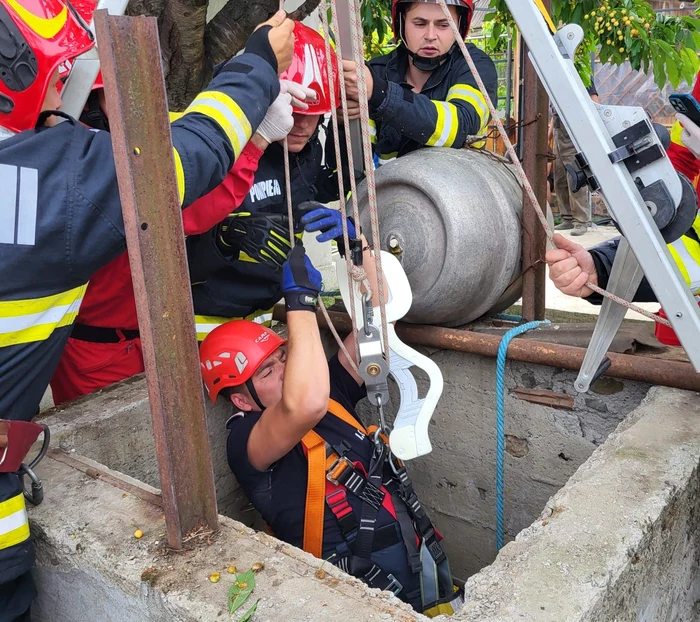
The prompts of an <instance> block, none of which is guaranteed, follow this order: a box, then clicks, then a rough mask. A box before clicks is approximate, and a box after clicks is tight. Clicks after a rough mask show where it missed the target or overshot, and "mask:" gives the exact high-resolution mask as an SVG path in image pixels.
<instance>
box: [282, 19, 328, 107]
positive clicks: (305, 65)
mask: <svg viewBox="0 0 700 622" xmlns="http://www.w3.org/2000/svg"><path fill="white" fill-rule="evenodd" d="M331 64H332V65H333V90H334V92H335V105H336V106H339V105H340V82H339V78H338V58H337V56H336V54H335V51H334V50H333V48H331ZM280 78H281V79H282V80H290V81H291V82H296V83H297V84H301V85H302V86H306V87H308V88H310V89H313V90H314V91H316V95H317V98H316V101H315V102H307V103H308V104H309V109H308V110H295V112H298V113H299V114H328V113H329V112H330V111H331V92H330V91H331V89H330V84H329V83H328V66H327V60H326V43H325V40H324V39H323V37H322V36H321V35H320V34H319V33H318V32H316V31H315V30H314V29H313V28H309V27H308V26H305V25H304V24H302V23H301V22H296V23H295V24H294V58H293V59H292V64H291V65H290V66H289V69H287V71H285V72H283V73H282V75H280Z"/></svg>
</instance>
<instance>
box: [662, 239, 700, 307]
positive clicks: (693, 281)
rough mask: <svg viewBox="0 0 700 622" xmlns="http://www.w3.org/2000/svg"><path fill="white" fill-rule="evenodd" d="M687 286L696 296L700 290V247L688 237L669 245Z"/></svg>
mask: <svg viewBox="0 0 700 622" xmlns="http://www.w3.org/2000/svg"><path fill="white" fill-rule="evenodd" d="M668 247H669V250H670V251H671V255H672V256H673V259H674V261H675V262H676V264H677V265H678V268H679V269H680V271H681V274H682V275H683V279H684V280H685V282H686V284H687V285H688V287H689V288H690V290H691V291H692V292H693V294H696V293H697V292H698V291H699V290H700V245H698V243H697V242H696V241H695V240H693V239H692V238H689V237H687V236H685V235H684V236H683V237H681V238H680V239H679V240H676V241H675V242H673V243H672V244H669V245H668Z"/></svg>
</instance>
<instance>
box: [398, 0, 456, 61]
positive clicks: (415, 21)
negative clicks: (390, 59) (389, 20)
mask: <svg viewBox="0 0 700 622" xmlns="http://www.w3.org/2000/svg"><path fill="white" fill-rule="evenodd" d="M447 8H448V9H449V10H450V13H451V14H452V19H454V20H455V23H456V24H459V13H458V12H457V7H454V6H451V5H450V6H448V7H447ZM403 19H404V27H403V38H404V43H405V44H406V47H407V48H408V49H409V50H411V52H413V53H414V54H418V55H419V56H424V57H426V58H433V57H436V56H442V55H443V54H447V52H449V51H450V48H451V47H452V44H453V43H454V35H453V34H452V29H451V28H450V24H449V22H448V21H447V18H446V17H445V14H444V13H443V12H442V8H441V7H440V5H439V4H425V3H423V2H416V3H415V4H412V5H411V6H410V7H408V9H407V10H406V13H405V14H404V18H403Z"/></svg>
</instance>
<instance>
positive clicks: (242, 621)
mask: <svg viewBox="0 0 700 622" xmlns="http://www.w3.org/2000/svg"><path fill="white" fill-rule="evenodd" d="M259 602H260V599H259V598H258V600H256V601H255V602H254V603H253V606H252V607H251V608H250V609H248V611H246V612H245V615H244V616H243V617H242V618H241V619H240V620H238V622H248V620H250V619H251V618H252V617H253V614H254V613H255V610H256V609H257V608H258V603H259Z"/></svg>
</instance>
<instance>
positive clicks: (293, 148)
mask: <svg viewBox="0 0 700 622" xmlns="http://www.w3.org/2000/svg"><path fill="white" fill-rule="evenodd" d="M321 116H322V115H320V114H298V113H296V112H295V113H294V127H293V128H292V131H291V132H289V136H287V145H289V152H290V153H299V152H300V151H301V150H302V149H303V148H304V147H306V144H307V143H308V142H309V140H310V139H311V137H312V136H313V135H314V132H315V131H316V128H317V127H318V122H319V121H320V120H321Z"/></svg>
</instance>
